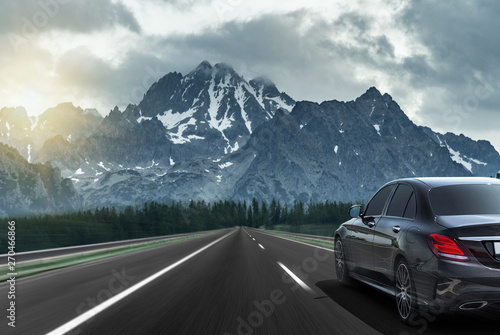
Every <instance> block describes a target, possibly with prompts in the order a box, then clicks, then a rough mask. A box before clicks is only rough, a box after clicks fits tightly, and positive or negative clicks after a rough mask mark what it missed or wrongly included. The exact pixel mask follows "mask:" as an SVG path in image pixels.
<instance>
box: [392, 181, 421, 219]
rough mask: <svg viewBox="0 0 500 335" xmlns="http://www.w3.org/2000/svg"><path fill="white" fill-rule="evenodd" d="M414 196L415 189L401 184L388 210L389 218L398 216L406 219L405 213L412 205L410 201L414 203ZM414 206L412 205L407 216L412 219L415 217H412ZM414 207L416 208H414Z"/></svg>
mask: <svg viewBox="0 0 500 335" xmlns="http://www.w3.org/2000/svg"><path fill="white" fill-rule="evenodd" d="M412 195H413V188H412V187H411V186H409V185H404V184H400V185H399V186H398V188H397V190H396V192H394V196H393V197H392V200H391V203H390V205H389V208H388V209H387V215H388V216H398V217H405V214H406V213H405V211H406V209H407V207H408V205H409V204H410V200H412V201H414V198H412ZM412 206H413V204H411V206H410V208H409V210H408V213H407V215H408V216H409V217H411V218H413V215H411V213H410V212H411V210H412V209H411V207H412ZM413 207H414V206H413Z"/></svg>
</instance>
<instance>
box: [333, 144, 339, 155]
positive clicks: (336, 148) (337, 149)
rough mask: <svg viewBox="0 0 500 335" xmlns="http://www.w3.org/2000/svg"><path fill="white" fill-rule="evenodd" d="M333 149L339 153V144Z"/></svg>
mask: <svg viewBox="0 0 500 335" xmlns="http://www.w3.org/2000/svg"><path fill="white" fill-rule="evenodd" d="M333 151H335V153H338V152H339V146H338V145H336V146H335V148H333Z"/></svg>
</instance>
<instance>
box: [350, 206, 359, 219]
mask: <svg viewBox="0 0 500 335" xmlns="http://www.w3.org/2000/svg"><path fill="white" fill-rule="evenodd" d="M349 216H350V217H351V218H359V217H360V216H361V205H354V206H352V207H351V208H349Z"/></svg>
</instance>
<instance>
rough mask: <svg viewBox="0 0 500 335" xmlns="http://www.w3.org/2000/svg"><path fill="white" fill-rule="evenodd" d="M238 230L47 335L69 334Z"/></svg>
mask: <svg viewBox="0 0 500 335" xmlns="http://www.w3.org/2000/svg"><path fill="white" fill-rule="evenodd" d="M235 231H236V230H233V231H231V232H229V233H227V234H226V235H224V236H222V237H221V238H219V239H217V240H215V241H213V242H211V243H209V244H207V245H206V246H204V247H203V248H201V249H198V250H197V251H195V252H193V253H192V254H190V255H188V256H186V257H184V258H182V259H181V260H179V261H177V262H175V263H174V264H172V265H170V266H168V267H166V268H164V269H163V270H160V271H159V272H157V273H155V274H153V275H151V276H149V277H148V278H146V279H144V280H142V281H141V282H139V283H137V284H135V285H134V286H132V287H130V288H129V289H127V290H125V291H123V292H121V293H119V294H117V295H115V296H114V297H112V298H109V299H108V300H106V301H104V302H103V303H101V304H100V305H97V306H96V307H94V308H92V309H90V310H88V311H87V312H85V313H83V314H81V315H80V316H78V317H76V318H74V319H73V320H71V321H69V322H67V323H65V324H63V325H62V326H60V327H58V328H56V329H54V330H53V331H51V332H49V333H47V335H63V334H65V333H67V332H69V331H70V330H72V329H74V328H76V327H78V326H79V325H81V324H82V323H84V322H86V321H88V320H89V319H92V318H93V317H95V316H96V315H97V314H99V313H101V312H102V311H104V310H105V309H107V308H108V307H110V306H112V305H114V304H115V303H117V302H118V301H120V300H122V299H124V298H126V297H127V296H129V295H130V294H132V293H134V292H135V291H137V290H139V289H140V288H142V287H144V286H146V285H147V284H149V283H150V282H152V281H153V280H155V279H157V278H158V277H160V276H162V275H164V274H165V273H167V272H169V271H170V270H172V269H174V268H176V267H177V266H179V265H181V264H182V263H184V262H186V261H187V260H189V259H191V258H193V257H194V256H196V255H198V254H199V253H200V252H203V251H205V250H206V249H208V248H210V247H211V246H213V245H214V244H216V243H218V242H220V241H222V240H223V239H225V238H226V237H228V236H229V235H231V234H232V233H234V232H235Z"/></svg>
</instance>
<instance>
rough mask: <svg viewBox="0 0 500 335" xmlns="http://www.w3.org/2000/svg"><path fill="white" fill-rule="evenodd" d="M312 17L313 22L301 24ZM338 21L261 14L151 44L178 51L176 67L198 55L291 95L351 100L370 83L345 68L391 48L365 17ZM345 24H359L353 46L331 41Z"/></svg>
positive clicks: (385, 54) (194, 61) (302, 15)
mask: <svg viewBox="0 0 500 335" xmlns="http://www.w3.org/2000/svg"><path fill="white" fill-rule="evenodd" d="M311 18H313V19H314V20H312V24H309V25H306V23H307V22H311V20H310V19H311ZM342 20H343V21H342V22H334V23H327V22H326V21H323V20H321V19H319V18H317V17H313V15H312V13H308V12H306V11H300V12H294V13H289V14H287V15H265V16H261V17H258V18H256V19H254V20H250V21H246V22H228V23H226V24H224V25H222V26H221V27H219V28H218V29H214V30H211V31H210V30H208V31H204V32H203V33H200V34H192V35H179V36H175V37H173V36H170V37H168V38H165V39H163V40H157V41H154V42H153V43H154V45H152V46H150V47H151V48H152V49H155V50H164V51H165V53H168V54H170V55H171V54H172V53H173V52H174V53H176V54H181V55H183V57H182V59H179V61H180V62H182V63H183V64H179V67H178V69H180V70H181V71H189V70H191V69H192V67H193V65H195V64H198V63H199V62H200V61H201V60H203V59H208V60H211V61H214V62H220V61H223V62H226V63H229V64H232V65H233V67H234V68H235V69H236V70H237V71H238V72H240V73H243V74H245V75H247V76H250V77H252V76H259V75H267V76H268V77H269V78H271V79H272V80H273V81H274V82H275V83H276V84H277V85H278V87H279V88H280V89H282V90H286V91H287V93H288V94H290V95H291V96H292V97H294V98H295V99H299V100H302V99H307V100H315V101H323V100H331V99H354V98H356V97H357V96H359V95H360V94H361V93H363V92H364V91H365V90H366V89H367V88H368V87H370V86H373V82H372V81H370V80H369V79H368V80H366V81H354V80H353V78H352V73H351V71H350V69H352V68H353V67H354V66H355V63H356V62H361V63H363V64H364V66H370V64H371V66H373V67H377V66H379V63H380V62H383V59H385V58H392V57H393V53H394V47H393V46H392V44H391V43H390V42H389V40H388V39H387V38H386V37H385V36H383V35H380V36H375V37H371V36H368V35H367V34H365V33H364V32H365V31H366V30H368V29H369V24H368V23H367V20H365V19H364V18H362V17H360V16H358V17H356V16H354V15H352V14H350V15H349V17H348V18H347V17H343V18H342ZM346 24H349V25H350V26H351V28H352V27H353V25H359V26H360V28H359V29H358V30H357V31H356V32H354V30H353V29H351V30H350V31H351V35H354V36H355V37H356V39H357V42H356V45H353V46H347V45H344V44H342V43H340V42H336V41H335V37H336V34H337V31H339V32H340V31H341V30H342V29H344V28H343V26H344V25H346ZM173 50H175V51H173ZM374 58H376V59H374ZM188 64H189V65H188ZM186 66H188V68H187V67H186ZM249 79H250V78H249Z"/></svg>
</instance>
